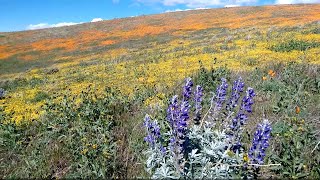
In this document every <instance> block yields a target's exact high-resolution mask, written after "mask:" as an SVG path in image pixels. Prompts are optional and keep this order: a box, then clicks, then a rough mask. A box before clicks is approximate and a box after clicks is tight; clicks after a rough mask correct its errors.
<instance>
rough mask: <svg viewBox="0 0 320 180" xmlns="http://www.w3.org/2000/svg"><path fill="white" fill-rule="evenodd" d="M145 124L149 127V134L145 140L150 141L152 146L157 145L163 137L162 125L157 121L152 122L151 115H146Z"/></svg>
mask: <svg viewBox="0 0 320 180" xmlns="http://www.w3.org/2000/svg"><path fill="white" fill-rule="evenodd" d="M143 125H144V126H145V127H146V128H147V133H148V135H147V136H146V137H145V138H144V140H145V141H146V142H147V143H149V145H150V147H153V148H154V147H155V144H156V142H157V141H158V140H159V139H160V138H161V134H160V127H159V125H158V122H157V121H154V122H151V119H150V116H149V115H146V116H145V118H144V123H143Z"/></svg>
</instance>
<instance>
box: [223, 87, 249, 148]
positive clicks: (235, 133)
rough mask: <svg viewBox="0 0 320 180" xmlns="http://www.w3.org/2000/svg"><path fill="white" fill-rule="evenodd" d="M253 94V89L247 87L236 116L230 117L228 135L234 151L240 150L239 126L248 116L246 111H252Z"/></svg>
mask: <svg viewBox="0 0 320 180" xmlns="http://www.w3.org/2000/svg"><path fill="white" fill-rule="evenodd" d="M254 96H255V93H254V90H253V89H252V88H250V87H249V88H248V89H247V91H246V96H244V97H243V99H242V102H241V106H240V109H239V111H238V113H237V115H236V117H234V118H233V119H232V122H231V125H230V129H231V132H229V136H230V138H232V139H233V140H234V144H233V150H234V152H235V151H237V150H240V148H241V144H240V137H239V135H240V134H241V127H242V126H243V125H244V124H245V122H246V121H247V119H248V116H247V114H246V113H251V112H252V107H251V106H252V105H253V97H254ZM239 144H240V145H239Z"/></svg>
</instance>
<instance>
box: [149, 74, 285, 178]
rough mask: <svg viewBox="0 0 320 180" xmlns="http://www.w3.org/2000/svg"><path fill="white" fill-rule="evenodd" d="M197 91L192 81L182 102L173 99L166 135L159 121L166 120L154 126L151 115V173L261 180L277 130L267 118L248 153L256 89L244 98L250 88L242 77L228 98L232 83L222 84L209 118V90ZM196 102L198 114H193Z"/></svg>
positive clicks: (177, 176) (160, 175)
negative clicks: (205, 99)
mask: <svg viewBox="0 0 320 180" xmlns="http://www.w3.org/2000/svg"><path fill="white" fill-rule="evenodd" d="M192 86H193V83H192V81H191V78H187V80H186V84H185V86H184V87H183V98H182V99H181V100H180V102H179V98H178V96H177V95H175V96H173V98H172V99H171V101H170V104H169V107H168V109H167V116H166V121H167V123H166V124H168V126H167V127H166V128H165V129H167V132H161V129H160V126H159V124H158V120H160V121H165V120H162V119H158V120H154V121H152V120H151V117H150V116H149V115H146V117H145V121H144V125H145V127H146V129H147V136H146V137H145V141H146V142H148V144H149V149H148V150H147V151H146V155H147V163H146V165H147V171H148V172H149V173H151V175H152V178H157V179H163V178H248V177H257V176H258V172H259V167H260V165H262V164H263V162H264V157H265V154H266V152H265V151H266V149H267V148H268V146H269V139H270V137H271V136H270V132H271V126H270V123H269V122H268V120H266V119H265V120H264V121H263V123H261V124H259V125H258V127H257V130H256V132H255V134H254V136H253V140H252V144H251V145H250V148H246V146H245V145H244V144H243V142H242V140H241V139H242V137H241V136H242V132H243V126H244V124H245V123H246V121H247V119H248V117H247V116H248V114H250V113H251V112H252V108H251V106H252V105H253V97H254V96H255V93H254V90H253V89H252V88H250V87H248V89H247V91H246V93H245V95H243V96H242V94H243V92H244V86H245V84H244V82H243V81H242V79H241V78H239V79H237V80H236V81H234V84H233V86H232V92H231V95H230V96H227V90H228V83H227V82H226V80H225V79H222V83H221V85H219V86H218V87H217V90H216V92H215V94H214V96H213V97H212V98H211V105H210V108H209V110H208V112H207V113H205V114H204V115H203V114H202V96H203V89H202V87H201V86H199V85H198V86H197V87H196V90H195V91H194V92H193V91H192ZM240 99H242V100H241V101H239V100H240ZM192 100H193V101H194V106H195V107H194V108H193V109H194V110H195V112H194V114H193V113H191V112H190V110H191V109H192V106H191V105H190V104H191V102H192ZM191 114H193V115H191ZM154 118H155V119H157V117H154ZM190 119H193V120H194V121H191V120H190ZM247 147H248V146H247ZM278 165H280V164H278Z"/></svg>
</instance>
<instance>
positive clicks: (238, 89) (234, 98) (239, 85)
mask: <svg viewBox="0 0 320 180" xmlns="http://www.w3.org/2000/svg"><path fill="white" fill-rule="evenodd" d="M244 85H245V84H244V82H242V78H241V77H239V78H238V79H237V80H235V81H234V83H233V86H232V92H231V96H230V98H229V101H228V103H227V106H226V108H227V110H228V111H232V109H234V108H235V107H236V106H237V105H238V101H239V99H240V95H241V93H242V92H243V88H244Z"/></svg>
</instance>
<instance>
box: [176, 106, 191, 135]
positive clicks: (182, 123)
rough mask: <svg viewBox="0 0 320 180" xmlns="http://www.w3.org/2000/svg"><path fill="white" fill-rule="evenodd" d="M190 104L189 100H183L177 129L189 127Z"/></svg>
mask: <svg viewBox="0 0 320 180" xmlns="http://www.w3.org/2000/svg"><path fill="white" fill-rule="evenodd" d="M189 109H190V105H189V103H188V101H182V103H181V109H180V115H179V119H178V121H177V130H178V132H182V131H183V130H185V129H186V128H187V120H188V119H189Z"/></svg>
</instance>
